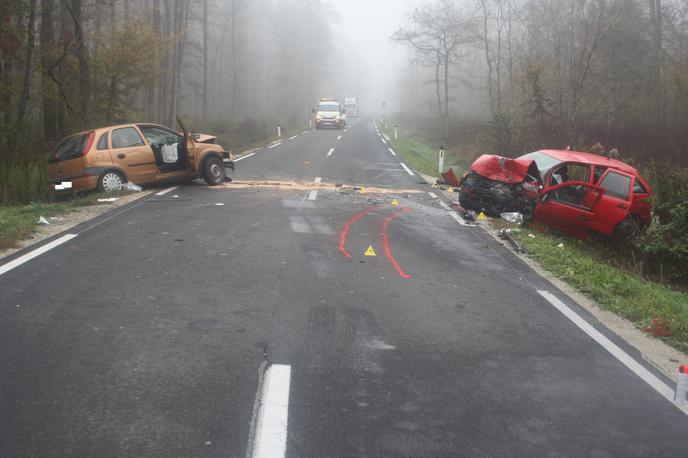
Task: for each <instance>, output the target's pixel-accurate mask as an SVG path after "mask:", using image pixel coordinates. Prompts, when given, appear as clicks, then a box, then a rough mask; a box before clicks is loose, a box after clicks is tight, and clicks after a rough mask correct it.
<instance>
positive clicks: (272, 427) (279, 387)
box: [251, 364, 291, 458]
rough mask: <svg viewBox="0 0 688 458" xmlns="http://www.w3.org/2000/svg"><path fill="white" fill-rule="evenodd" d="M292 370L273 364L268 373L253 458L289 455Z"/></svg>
mask: <svg viewBox="0 0 688 458" xmlns="http://www.w3.org/2000/svg"><path fill="white" fill-rule="evenodd" d="M290 384H291V366H287V365H284V364H273V365H272V366H270V367H269V368H268V370H267V371H266V373H265V382H264V384H263V390H262V393H261V396H260V407H259V409H258V421H257V424H256V432H255V438H254V442H253V453H252V454H251V456H252V458H268V457H270V458H277V457H284V456H285V454H286V452H287V421H288V419H289V386H290Z"/></svg>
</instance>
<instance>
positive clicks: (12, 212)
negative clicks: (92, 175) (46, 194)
mask: <svg viewBox="0 0 688 458" xmlns="http://www.w3.org/2000/svg"><path fill="white" fill-rule="evenodd" d="M124 194H126V191H118V192H110V193H90V194H85V195H77V196H74V197H62V201H59V202H32V203H30V204H27V205H9V206H0V249H7V248H13V247H15V246H16V244H17V242H19V241H21V240H23V239H25V238H27V237H29V236H30V235H31V234H33V233H34V232H36V230H37V229H38V227H39V225H38V224H37V222H38V219H39V218H40V217H41V216H43V217H45V218H50V217H57V216H60V215H65V214H67V213H70V212H72V211H74V210H76V209H77V208H79V207H84V206H88V205H96V204H98V199H101V198H105V197H118V196H121V195H124Z"/></svg>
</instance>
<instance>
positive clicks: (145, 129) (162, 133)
mask: <svg viewBox="0 0 688 458" xmlns="http://www.w3.org/2000/svg"><path fill="white" fill-rule="evenodd" d="M139 129H141V133H142V134H143V136H144V137H146V140H148V142H149V143H150V144H151V145H172V144H174V143H181V141H182V137H181V136H180V135H178V134H176V133H174V132H172V131H169V130H166V129H162V128H160V127H155V126H139Z"/></svg>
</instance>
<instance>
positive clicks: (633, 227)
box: [614, 216, 640, 240]
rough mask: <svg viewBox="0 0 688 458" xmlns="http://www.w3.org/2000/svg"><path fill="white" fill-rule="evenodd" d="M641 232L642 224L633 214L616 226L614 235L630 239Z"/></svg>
mask: <svg viewBox="0 0 688 458" xmlns="http://www.w3.org/2000/svg"><path fill="white" fill-rule="evenodd" d="M638 232H640V225H639V224H638V220H637V219H635V218H634V217H632V216H627V217H626V219H624V220H623V221H621V222H620V223H619V224H617V225H616V227H615V228H614V237H615V238H618V239H620V240H628V239H630V238H633V237H634V236H635V235H637V234H638Z"/></svg>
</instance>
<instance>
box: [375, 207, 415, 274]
mask: <svg viewBox="0 0 688 458" xmlns="http://www.w3.org/2000/svg"><path fill="white" fill-rule="evenodd" d="M410 212H411V210H409V209H408V208H403V209H402V210H401V211H400V212H399V213H395V214H393V215H390V216H387V217H386V218H385V222H384V223H382V234H381V235H382V241H383V242H384V245H385V255H386V256H387V259H389V262H391V263H392V265H393V266H394V268H395V269H396V270H397V272H398V273H399V276H400V277H401V278H411V275H409V274H407V273H406V272H404V270H403V269H402V268H401V266H400V265H399V263H398V262H397V260H396V259H395V258H394V255H393V254H392V249H391V248H390V246H389V234H388V232H387V229H388V227H389V223H390V222H391V221H392V220H393V219H394V218H397V217H399V216H402V215H404V214H405V213H410Z"/></svg>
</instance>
